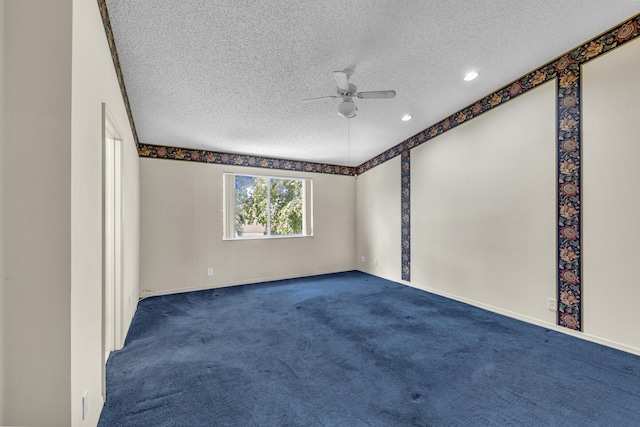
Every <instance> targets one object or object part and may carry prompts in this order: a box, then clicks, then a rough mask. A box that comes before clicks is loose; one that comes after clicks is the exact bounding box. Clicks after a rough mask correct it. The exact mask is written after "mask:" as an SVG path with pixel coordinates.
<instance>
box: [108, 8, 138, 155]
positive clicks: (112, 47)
mask: <svg viewBox="0 0 640 427" xmlns="http://www.w3.org/2000/svg"><path fill="white" fill-rule="evenodd" d="M98 8H99V9H100V16H101V17H102V25H103V26H104V32H105V34H106V35H107V42H108V43H109V50H110V51H111V59H112V60H113V67H114V68H115V70H116V77H117V78H118V84H119V85H120V92H121V93H122V100H123V101H124V106H125V109H126V110H127V116H128V117H129V125H130V126H131V132H132V133H133V140H134V142H135V143H136V147H138V146H139V144H140V141H139V140H138V133H137V132H136V125H135V123H134V122H133V114H131V105H130V104H129V95H127V88H126V87H125V85H124V77H123V76H122V68H120V59H119V57H118V50H117V49H116V44H115V42H114V39H113V31H112V30H111V20H110V19H109V12H108V10H107V1H106V0H98Z"/></svg>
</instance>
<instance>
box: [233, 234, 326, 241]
mask: <svg viewBox="0 0 640 427" xmlns="http://www.w3.org/2000/svg"><path fill="white" fill-rule="evenodd" d="M305 237H313V234H310V235H308V236H302V235H287V236H262V237H257V236H256V237H253V236H250V237H223V238H222V240H224V241H229V242H231V241H242V240H274V239H275V240H277V239H301V238H302V239H304V238H305Z"/></svg>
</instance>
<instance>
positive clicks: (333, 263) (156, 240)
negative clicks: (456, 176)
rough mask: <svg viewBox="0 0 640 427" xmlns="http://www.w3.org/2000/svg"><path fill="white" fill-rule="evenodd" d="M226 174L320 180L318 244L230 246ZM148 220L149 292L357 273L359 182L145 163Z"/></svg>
mask: <svg viewBox="0 0 640 427" xmlns="http://www.w3.org/2000/svg"><path fill="white" fill-rule="evenodd" d="M223 172H241V173H247V174H257V175H264V174H271V175H275V176H296V177H302V178H307V177H308V178H312V179H313V204H314V212H313V225H314V226H313V228H314V236H313V237H297V238H284V239H262V240H240V241H223V240H222V224H223V222H222V221H223V220H222V174H223ZM140 214H141V222H140V289H141V292H144V290H151V291H153V292H154V293H155V294H165V293H171V292H180V291H187V290H193V289H206V288H213V287H218V286H226V285H234V284H241V283H251V282H259V281H266V280H275V279H280V278H286V277H298V276H306V275H314V274H322V273H330V272H337V271H345V270H352V269H353V268H354V267H355V263H354V253H355V179H354V178H353V177H344V176H336V175H324V174H309V173H298V172H288V171H279V170H267V169H253V168H246V167H233V166H223V165H214V164H204V163H194V162H179V161H170V160H161V159H148V158H143V159H140ZM209 267H211V268H213V269H214V275H213V276H212V277H208V276H207V268H209Z"/></svg>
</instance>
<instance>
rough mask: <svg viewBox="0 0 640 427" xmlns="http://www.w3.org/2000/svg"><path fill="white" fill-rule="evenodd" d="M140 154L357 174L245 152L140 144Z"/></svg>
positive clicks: (343, 168)
mask: <svg viewBox="0 0 640 427" xmlns="http://www.w3.org/2000/svg"><path fill="white" fill-rule="evenodd" d="M138 154H139V155H140V157H148V158H153V159H169V160H184V161H191V162H201V163H214V164H219V165H233V166H248V167H255V168H266V169H280V170H290V171H298V172H313V173H325V174H332V175H346V176H353V175H355V168H354V167H350V166H339V165H330V164H326V163H313V162H302V161H297V160H282V159H274V158H271V157H260V156H248V155H244V154H230V153H218V152H215V151H207V150H195V149H188V148H180V147H165V146H159V145H149V144H140V145H138Z"/></svg>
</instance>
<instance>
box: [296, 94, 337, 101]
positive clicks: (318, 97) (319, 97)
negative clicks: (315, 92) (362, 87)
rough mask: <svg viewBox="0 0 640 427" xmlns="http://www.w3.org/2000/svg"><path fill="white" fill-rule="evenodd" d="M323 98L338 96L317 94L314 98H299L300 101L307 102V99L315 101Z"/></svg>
mask: <svg viewBox="0 0 640 427" xmlns="http://www.w3.org/2000/svg"><path fill="white" fill-rule="evenodd" d="M325 98H333V99H336V98H340V97H339V96H336V95H329V96H317V97H315V98H306V99H301V101H302V102H307V101H315V100H316V99H325Z"/></svg>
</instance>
